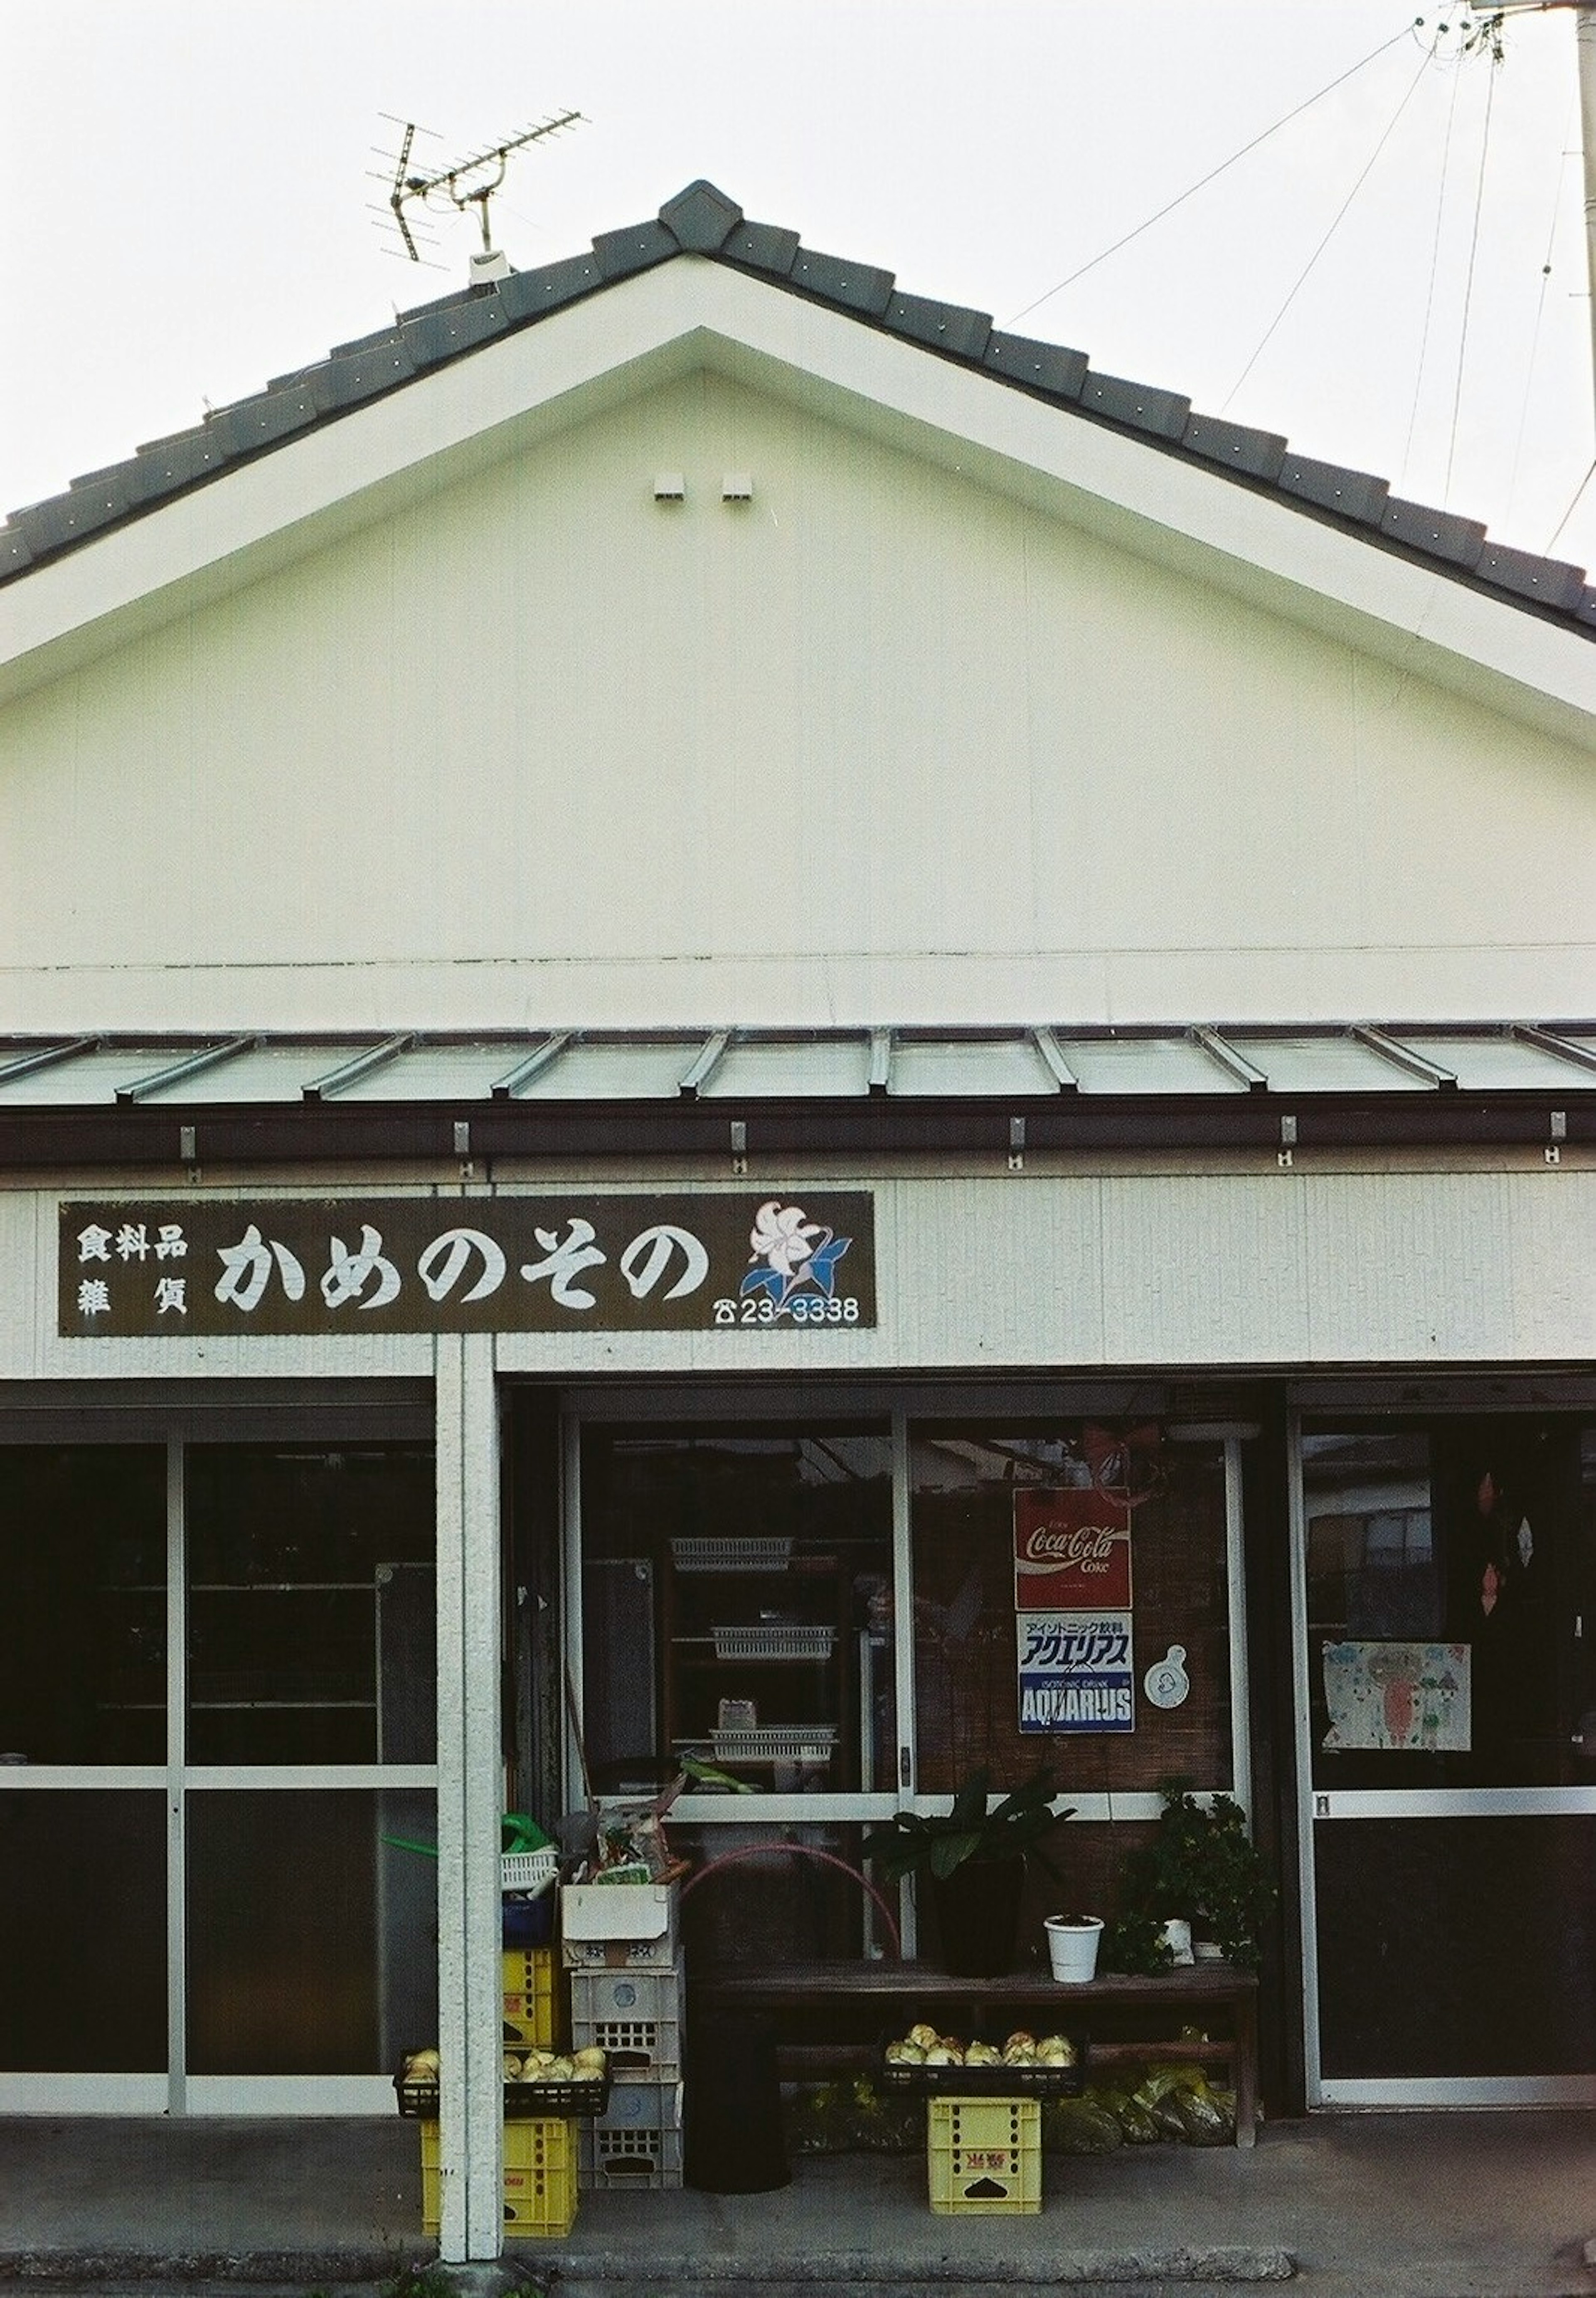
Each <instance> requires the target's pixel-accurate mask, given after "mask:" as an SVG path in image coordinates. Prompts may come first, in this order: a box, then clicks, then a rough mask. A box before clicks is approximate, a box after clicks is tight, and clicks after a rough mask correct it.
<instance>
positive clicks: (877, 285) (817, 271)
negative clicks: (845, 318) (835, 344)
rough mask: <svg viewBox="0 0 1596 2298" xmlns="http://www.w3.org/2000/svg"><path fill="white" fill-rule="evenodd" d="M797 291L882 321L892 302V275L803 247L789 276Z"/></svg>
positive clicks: (863, 264)
mask: <svg viewBox="0 0 1596 2298" xmlns="http://www.w3.org/2000/svg"><path fill="white" fill-rule="evenodd" d="M790 278H791V280H792V284H793V285H794V286H795V287H806V288H807V289H808V291H809V293H810V294H811V295H818V296H820V297H821V298H822V299H823V301H824V302H828V303H838V304H840V305H841V307H842V309H843V310H845V311H866V312H868V313H869V315H870V317H871V318H872V319H879V318H881V315H882V314H883V312H884V311H885V310H886V309H887V306H888V304H889V302H891V301H892V289H893V285H894V281H893V277H892V274H891V272H890V271H878V270H877V269H876V268H875V266H874V265H873V264H872V263H850V262H849V261H848V259H847V257H846V256H842V255H823V254H821V252H819V250H818V249H817V248H813V247H803V246H800V247H799V249H798V254H797V256H796V257H795V258H794V260H793V266H792V270H791V272H790Z"/></svg>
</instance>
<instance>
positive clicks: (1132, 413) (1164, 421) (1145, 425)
mask: <svg viewBox="0 0 1596 2298" xmlns="http://www.w3.org/2000/svg"><path fill="white" fill-rule="evenodd" d="M1080 403H1081V405H1082V406H1083V407H1087V408H1090V409H1091V411H1092V413H1093V414H1094V415H1105V416H1107V417H1108V418H1109V420H1110V421H1111V422H1113V423H1123V424H1126V425H1127V426H1129V428H1130V429H1131V430H1133V431H1151V432H1152V433H1153V434H1154V437H1155V438H1159V439H1178V438H1179V436H1180V434H1181V433H1182V432H1183V431H1184V430H1185V428H1186V418H1187V416H1188V415H1189V414H1190V413H1191V411H1192V403H1191V401H1190V400H1189V399H1182V398H1181V396H1180V394H1179V393H1178V392H1175V391H1154V390H1150V389H1149V388H1148V386H1147V384H1145V383H1128V382H1127V381H1126V379H1125V377H1124V376H1122V375H1099V374H1098V372H1097V370H1096V368H1087V376H1086V381H1085V382H1084V383H1083V384H1081V386H1080Z"/></svg>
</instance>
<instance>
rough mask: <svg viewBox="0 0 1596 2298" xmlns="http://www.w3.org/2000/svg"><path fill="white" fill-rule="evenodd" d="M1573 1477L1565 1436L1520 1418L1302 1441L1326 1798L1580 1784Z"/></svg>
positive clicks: (1315, 1433) (1317, 1720)
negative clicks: (1372, 1790)
mask: <svg viewBox="0 0 1596 2298" xmlns="http://www.w3.org/2000/svg"><path fill="white" fill-rule="evenodd" d="M1579 1475H1580V1472H1579V1464H1578V1450H1577V1444H1576V1442H1575V1435H1574V1434H1573V1433H1572V1432H1571V1431H1570V1430H1569V1428H1568V1427H1567V1426H1559V1424H1557V1423H1553V1422H1545V1421H1535V1420H1532V1419H1529V1418H1522V1417H1521V1418H1516V1419H1509V1418H1491V1417H1488V1416H1487V1417H1481V1418H1467V1419H1458V1420H1449V1421H1444V1422H1439V1421H1438V1422H1436V1423H1435V1425H1434V1426H1431V1427H1429V1428H1422V1427H1415V1426H1411V1425H1410V1426H1407V1427H1400V1426H1381V1427H1369V1428H1363V1429H1356V1428H1354V1429H1351V1430H1336V1429H1325V1428H1322V1427H1321V1428H1319V1429H1313V1430H1310V1431H1308V1432H1307V1433H1306V1434H1304V1436H1303V1439H1302V1491H1303V1514H1304V1517H1305V1521H1306V1526H1307V1545H1308V1654H1309V1686H1310V1692H1311V1708H1310V1729H1311V1734H1312V1744H1313V1776H1314V1779H1315V1781H1316V1782H1317V1783H1318V1784H1319V1785H1320V1786H1322V1787H1333V1788H1334V1787H1339V1788H1359V1787H1386V1788H1393V1787H1417V1786H1423V1785H1434V1786H1440V1785H1443V1784H1444V1785H1447V1786H1451V1787H1486V1786H1493V1785H1514V1786H1525V1787H1528V1786H1555V1785H1557V1784H1559V1783H1560V1782H1562V1781H1573V1780H1575V1779H1577V1778H1581V1777H1584V1776H1586V1775H1585V1774H1584V1773H1580V1772H1579V1770H1578V1769H1577V1758H1576V1757H1575V1748H1576V1745H1577V1742H1576V1741H1575V1737H1574V1734H1575V1731H1576V1729H1577V1728H1578V1716H1579V1713H1580V1708H1581V1704H1582V1696H1583V1695H1582V1693H1581V1690H1580V1688H1579V1686H1578V1684H1577V1683H1576V1682H1575V1676H1576V1674H1577V1673H1578V1668H1579V1665H1580V1663H1581V1661H1582V1659H1583V1652H1582V1650H1581V1649H1580V1643H1581V1640H1580V1638H1579V1635H1578V1631H1577V1629H1576V1627H1575V1614H1576V1612H1578V1611H1580V1610H1582V1609H1583V1605H1582V1604H1580V1603H1578V1602H1577V1601H1576V1600H1575V1583H1576V1577H1577V1574H1578V1571H1579V1569H1580V1568H1581V1567H1580V1566H1579V1565H1578V1563H1577V1560H1576V1558H1575V1554H1574V1548H1575V1542H1574V1529H1575V1524H1576V1523H1577V1521H1578V1518H1579V1515H1580V1484H1579ZM1585 1537H1586V1540H1587V1543H1588V1541H1589V1534H1588V1533H1587V1534H1586V1535H1585Z"/></svg>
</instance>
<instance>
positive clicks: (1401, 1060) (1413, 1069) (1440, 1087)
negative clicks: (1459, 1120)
mask: <svg viewBox="0 0 1596 2298" xmlns="http://www.w3.org/2000/svg"><path fill="white" fill-rule="evenodd" d="M1347 1034H1348V1036H1349V1037H1355V1038H1356V1039H1357V1041H1358V1043H1359V1044H1360V1046H1368V1047H1369V1051H1370V1053H1373V1054H1379V1056H1380V1058H1381V1060H1382V1061H1386V1062H1391V1064H1392V1066H1393V1068H1395V1069H1399V1070H1407V1072H1408V1075H1409V1076H1410V1077H1416V1078H1423V1079H1424V1080H1425V1082H1426V1085H1433V1086H1435V1088H1436V1089H1437V1091H1439V1092H1441V1093H1455V1092H1456V1091H1457V1089H1458V1080H1457V1076H1456V1074H1455V1072H1454V1071H1453V1070H1443V1068H1442V1066H1441V1064H1440V1062H1431V1061H1426V1059H1425V1057H1424V1055H1423V1054H1418V1053H1415V1052H1414V1050H1413V1048H1412V1046H1404V1045H1403V1044H1402V1043H1401V1041H1400V1040H1399V1039H1397V1038H1395V1037H1389V1036H1387V1034H1386V1032H1385V1030H1384V1029H1376V1028H1374V1026H1373V1025H1372V1023H1370V1022H1368V1021H1359V1022H1355V1023H1354V1024H1353V1026H1352V1029H1350V1030H1349V1031H1348V1032H1347Z"/></svg>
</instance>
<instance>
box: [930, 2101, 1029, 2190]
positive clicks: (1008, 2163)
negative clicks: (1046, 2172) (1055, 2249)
mask: <svg viewBox="0 0 1596 2298" xmlns="http://www.w3.org/2000/svg"><path fill="white" fill-rule="evenodd" d="M925 2162H926V2183H927V2186H929V2188H930V2205H931V2208H932V2210H933V2211H940V2212H942V2213H944V2214H945V2215H947V2216H949V2217H955V2216H971V2217H988V2218H1013V2217H1017V2216H1020V2215H1021V2214H1029V2213H1030V2212H1032V2211H1039V2210H1040V2209H1041V2207H1042V2108H1041V2103H1040V2101H1039V2100H1038V2099H1034V2098H933V2099H931V2100H930V2104H929V2105H928V2107H927V2111H926V2131H925Z"/></svg>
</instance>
